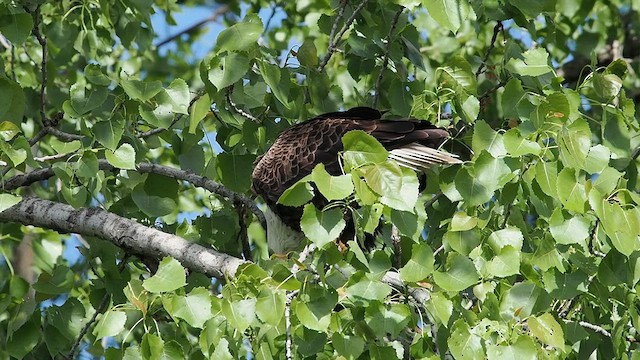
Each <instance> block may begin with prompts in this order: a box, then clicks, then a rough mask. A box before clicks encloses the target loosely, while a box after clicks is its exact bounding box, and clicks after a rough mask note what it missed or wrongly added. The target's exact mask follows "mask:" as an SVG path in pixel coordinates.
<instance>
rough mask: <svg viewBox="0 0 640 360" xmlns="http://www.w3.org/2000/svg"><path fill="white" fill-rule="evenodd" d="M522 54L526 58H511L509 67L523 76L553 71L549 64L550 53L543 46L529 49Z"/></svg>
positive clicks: (539, 74)
mask: <svg viewBox="0 0 640 360" xmlns="http://www.w3.org/2000/svg"><path fill="white" fill-rule="evenodd" d="M522 56H523V58H524V59H516V58H513V59H510V60H509V62H508V63H507V69H508V70H509V71H511V72H513V73H516V74H518V75H523V76H541V75H544V74H547V73H549V72H552V71H553V69H551V67H550V66H549V54H548V53H547V52H546V50H545V49H543V48H534V49H530V50H527V51H526V52H524V53H523V54H522Z"/></svg>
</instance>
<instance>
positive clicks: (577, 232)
mask: <svg viewBox="0 0 640 360" xmlns="http://www.w3.org/2000/svg"><path fill="white" fill-rule="evenodd" d="M590 225H591V222H590V221H589V220H587V219H586V218H584V217H583V216H580V215H573V216H572V215H569V214H565V213H564V212H563V211H562V210H561V209H555V210H554V211H553V215H551V218H549V231H551V235H552V236H553V238H554V239H555V240H556V242H557V243H558V244H567V245H569V244H582V246H583V247H585V248H586V246H587V243H586V240H587V238H588V237H589V234H590Z"/></svg>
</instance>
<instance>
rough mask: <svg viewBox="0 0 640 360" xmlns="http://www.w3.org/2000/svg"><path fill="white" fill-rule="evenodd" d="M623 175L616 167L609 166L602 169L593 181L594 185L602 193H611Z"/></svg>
mask: <svg viewBox="0 0 640 360" xmlns="http://www.w3.org/2000/svg"><path fill="white" fill-rule="evenodd" d="M621 177H622V173H621V172H619V171H617V170H615V169H614V168H610V167H607V168H605V169H604V170H602V172H601V173H600V174H599V175H598V178H597V179H596V180H595V181H594V182H593V187H594V188H595V189H596V190H598V191H599V192H600V193H602V194H605V195H609V194H611V193H612V192H613V191H614V190H615V189H616V187H617V185H618V181H619V180H620V178H621Z"/></svg>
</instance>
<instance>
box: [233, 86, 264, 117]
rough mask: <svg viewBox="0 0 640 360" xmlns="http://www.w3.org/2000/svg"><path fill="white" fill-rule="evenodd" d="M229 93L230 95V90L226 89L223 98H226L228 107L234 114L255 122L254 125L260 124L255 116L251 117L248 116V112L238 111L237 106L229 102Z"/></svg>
mask: <svg viewBox="0 0 640 360" xmlns="http://www.w3.org/2000/svg"><path fill="white" fill-rule="evenodd" d="M230 93H231V89H230V88H227V89H226V91H225V96H226V98H227V102H228V103H229V105H230V106H231V108H232V109H233V110H234V111H235V112H237V113H238V114H240V115H242V116H244V117H246V118H247V119H249V120H251V121H253V122H256V123H260V120H259V119H258V118H257V117H255V116H253V115H251V114H249V113H248V112H246V111H244V110H242V109H240V108H239V107H238V105H236V103H235V102H234V101H233V100H231V94H230Z"/></svg>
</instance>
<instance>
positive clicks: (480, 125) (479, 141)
mask: <svg viewBox="0 0 640 360" xmlns="http://www.w3.org/2000/svg"><path fill="white" fill-rule="evenodd" d="M471 147H472V149H473V152H474V153H476V154H479V153H480V152H481V151H482V150H485V151H488V152H489V154H491V155H493V157H496V158H497V157H499V156H504V155H507V149H506V147H505V146H504V140H503V136H502V135H501V134H498V133H497V132H496V131H494V130H493V129H492V128H491V127H489V125H488V124H487V123H486V122H485V121H484V120H480V121H478V122H476V124H475V126H474V128H473V137H472V140H471Z"/></svg>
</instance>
